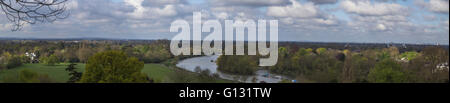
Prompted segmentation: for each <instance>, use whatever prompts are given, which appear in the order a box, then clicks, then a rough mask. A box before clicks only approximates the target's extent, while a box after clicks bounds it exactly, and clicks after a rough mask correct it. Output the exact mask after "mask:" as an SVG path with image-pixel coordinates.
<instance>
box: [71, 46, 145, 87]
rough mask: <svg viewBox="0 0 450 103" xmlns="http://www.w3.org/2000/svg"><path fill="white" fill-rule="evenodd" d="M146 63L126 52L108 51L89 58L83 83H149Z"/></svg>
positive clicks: (82, 79) (82, 78)
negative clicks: (144, 68) (145, 70)
mask: <svg viewBox="0 0 450 103" xmlns="http://www.w3.org/2000/svg"><path fill="white" fill-rule="evenodd" d="M143 67H144V63H143V62H140V61H139V60H138V59H137V58H133V57H131V58H130V57H128V56H127V55H126V54H125V53H124V52H120V51H106V52H101V53H98V54H95V55H94V56H92V57H91V58H89V61H88V63H87V64H86V70H85V72H84V73H83V76H82V77H81V80H80V82H82V83H147V82H149V80H148V78H147V76H146V75H145V74H144V73H142V72H141V71H142V69H143Z"/></svg>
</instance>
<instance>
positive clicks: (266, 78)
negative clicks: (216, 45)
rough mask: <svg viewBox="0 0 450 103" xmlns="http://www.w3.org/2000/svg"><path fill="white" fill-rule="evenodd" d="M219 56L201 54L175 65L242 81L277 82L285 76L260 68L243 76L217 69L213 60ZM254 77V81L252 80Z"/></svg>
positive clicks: (192, 70)
mask: <svg viewBox="0 0 450 103" xmlns="http://www.w3.org/2000/svg"><path fill="white" fill-rule="evenodd" d="M217 58H219V56H218V55H213V56H202V57H194V58H189V59H185V60H182V61H180V62H179V63H178V64H177V67H179V68H182V69H185V70H188V71H191V72H195V68H196V67H200V69H201V70H206V69H208V70H209V71H210V72H211V73H212V74H215V73H217V74H218V75H219V77H220V78H222V79H226V80H234V81H239V82H243V83H254V82H256V83H260V82H266V83H278V82H280V81H281V80H282V78H285V76H281V75H275V74H270V73H269V71H268V70H263V69H260V70H258V71H256V73H255V75H251V76H243V75H234V74H227V73H223V72H220V71H218V70H217V64H216V63H215V61H216V60H217ZM255 78H256V81H255V80H254V79H255Z"/></svg>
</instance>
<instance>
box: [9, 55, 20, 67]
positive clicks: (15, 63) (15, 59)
mask: <svg viewBox="0 0 450 103" xmlns="http://www.w3.org/2000/svg"><path fill="white" fill-rule="evenodd" d="M21 65H22V58H20V57H19V56H12V57H11V58H9V59H8V61H7V63H6V67H7V68H8V69H12V68H15V67H19V66H21Z"/></svg>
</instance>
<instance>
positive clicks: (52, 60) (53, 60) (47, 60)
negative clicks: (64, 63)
mask: <svg viewBox="0 0 450 103" xmlns="http://www.w3.org/2000/svg"><path fill="white" fill-rule="evenodd" d="M41 62H42V63H43V64H45V65H48V66H55V65H56V64H59V59H58V57H56V55H50V56H49V57H42V58H41Z"/></svg>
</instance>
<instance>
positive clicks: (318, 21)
mask: <svg viewBox="0 0 450 103" xmlns="http://www.w3.org/2000/svg"><path fill="white" fill-rule="evenodd" d="M448 2H449V0H69V1H68V2H67V4H66V6H67V8H68V10H67V12H69V13H70V15H69V17H68V18H66V19H61V20H57V21H55V22H52V23H39V24H33V25H25V26H24V27H23V29H22V30H21V31H15V32H13V31H11V27H12V26H11V22H9V21H8V20H7V19H6V17H5V15H4V13H0V38H1V37H15V38H120V39H171V38H172V37H173V36H175V35H176V34H177V33H171V32H169V30H170V24H171V23H172V22H173V21H175V20H186V21H190V22H192V16H193V12H201V13H202V19H203V20H219V21H224V20H243V21H245V20H258V19H267V20H279V39H280V41H304V42H305V41H306V42H358V43H387V42H394V43H414V44H421V43H427V44H436V43H439V44H449V5H448ZM222 23H223V22H222Z"/></svg>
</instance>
